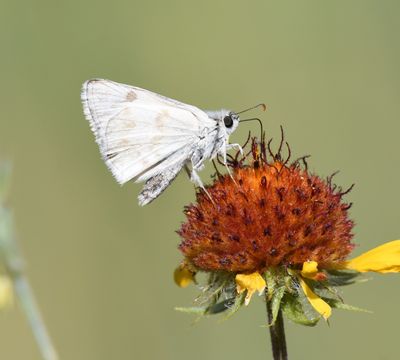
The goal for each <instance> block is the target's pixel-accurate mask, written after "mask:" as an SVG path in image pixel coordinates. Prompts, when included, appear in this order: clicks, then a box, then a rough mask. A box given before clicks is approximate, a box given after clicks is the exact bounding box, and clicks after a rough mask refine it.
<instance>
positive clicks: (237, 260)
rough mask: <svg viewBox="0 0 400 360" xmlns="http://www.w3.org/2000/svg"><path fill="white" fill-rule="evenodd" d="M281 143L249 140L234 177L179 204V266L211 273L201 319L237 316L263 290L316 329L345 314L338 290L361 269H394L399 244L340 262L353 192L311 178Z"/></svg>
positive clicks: (233, 164)
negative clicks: (334, 312) (335, 311)
mask: <svg viewBox="0 0 400 360" xmlns="http://www.w3.org/2000/svg"><path fill="white" fill-rule="evenodd" d="M283 143H284V141H283V133H282V141H281V144H280V146H279V150H278V152H277V153H273V152H272V151H271V147H270V142H269V143H268V144H267V143H266V142H265V141H264V140H263V139H262V140H261V142H258V141H257V139H255V138H253V139H252V141H251V150H250V151H249V152H248V153H247V154H246V155H244V156H241V155H240V153H239V152H238V153H237V154H236V157H231V158H230V160H229V163H228V166H229V167H230V168H231V171H229V173H228V174H227V175H224V176H222V175H220V174H217V176H216V178H215V179H214V182H213V184H212V185H210V186H209V187H207V192H205V191H202V190H200V191H199V192H198V193H197V202H196V203H195V204H191V205H189V206H187V207H186V208H185V215H186V217H187V221H186V222H185V223H184V224H183V225H182V226H181V229H180V230H179V231H178V234H179V235H180V236H181V238H182V242H181V244H180V245H179V249H180V250H181V252H182V254H183V255H184V257H185V260H184V263H183V264H185V265H184V267H187V269H189V270H188V271H189V272H188V274H190V276H192V275H193V274H194V273H195V272H197V271H203V272H206V273H209V274H210V278H209V281H208V286H206V287H205V288H203V295H202V296H201V297H200V298H199V299H200V300H199V303H200V305H202V307H201V308H202V309H203V313H216V312H221V311H223V310H232V309H233V310H237V309H238V308H239V307H240V305H241V304H246V305H247V304H248V303H249V301H250V298H251V296H252V295H253V294H254V293H255V292H256V291H258V292H260V291H262V290H263V289H264V287H265V286H267V290H266V294H267V301H272V302H273V303H275V304H278V305H277V306H278V308H282V310H283V311H284V312H285V314H286V315H287V316H288V317H289V318H291V319H292V320H294V321H296V322H299V323H302V324H305V325H314V324H315V323H316V322H317V321H318V320H319V318H320V317H321V316H322V317H323V318H325V319H327V318H328V317H329V316H330V315H331V307H341V308H350V307H349V306H347V305H346V306H345V305H344V304H343V303H342V301H341V298H340V297H339V296H338V295H337V290H336V286H339V285H344V284H348V283H351V282H354V281H355V278H356V276H357V275H358V272H364V271H380V272H389V271H400V250H399V249H400V245H399V243H400V242H395V244H392V245H385V246H383V247H380V248H377V249H376V250H372V251H371V252H369V253H366V254H365V255H364V256H360V257H358V258H356V259H354V260H350V261H349V260H346V258H347V256H348V255H349V254H350V253H351V251H352V250H353V248H354V244H353V243H352V239H353V233H352V229H353V225H354V223H353V221H352V220H351V219H350V218H349V214H348V210H349V208H350V206H351V204H349V203H347V202H346V201H344V195H346V194H347V193H348V192H349V191H350V190H351V188H352V186H351V187H350V188H349V189H347V190H345V191H343V190H342V188H340V187H337V186H336V185H333V184H332V178H333V175H332V176H330V177H328V178H327V179H323V178H321V177H319V176H317V175H315V174H312V173H310V172H309V170H308V167H307V162H306V157H303V158H300V159H298V160H296V161H293V162H291V163H289V160H290V148H289V146H288V145H287V148H288V153H289V156H288V157H287V159H285V160H284V159H283V157H282V145H283ZM286 144H287V143H286ZM231 173H232V174H231ZM389 244H390V243H389ZM389 253H390V254H391V255H390V256H389V255H388V254H389ZM388 256H389V257H388ZM385 258H386V260H385ZM371 259H373V261H371ZM183 269H184V268H182V265H181V267H180V270H179V272H178V274H182V273H184V271H183ZM349 270H351V271H350V272H349ZM354 270H355V271H354ZM357 271H358V272H357ZM177 282H178V281H177ZM183 283H184V284H185V285H187V281H185V282H183ZM234 284H236V286H233V285H234ZM243 295H245V297H243ZM302 298H305V299H307V300H308V304H309V305H311V308H312V309H314V311H315V316H314V317H312V316H311V318H310V316H309V314H310V312H309V311H308V310H307V309H306V307H307V306H306V305H305V303H304V301H302ZM221 309H222V310H221ZM352 309H354V308H352ZM217 310H221V311H217Z"/></svg>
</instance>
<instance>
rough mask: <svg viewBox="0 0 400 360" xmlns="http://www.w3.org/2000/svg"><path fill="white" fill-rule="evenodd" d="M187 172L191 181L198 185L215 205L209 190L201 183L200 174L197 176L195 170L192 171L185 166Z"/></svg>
mask: <svg viewBox="0 0 400 360" xmlns="http://www.w3.org/2000/svg"><path fill="white" fill-rule="evenodd" d="M185 171H186V173H187V174H188V176H189V178H190V180H191V181H192V182H193V183H194V184H195V185H197V186H198V187H199V188H201V189H202V190H203V191H204V192H205V193H206V194H207V196H208V197H209V199H210V200H211V202H212V203H213V204H214V205H215V202H214V200H213V198H212V197H211V195H210V193H209V192H208V191H207V189H206V188H205V187H204V184H203V182H202V181H201V178H200V176H199V174H197V172H196V170H195V169H194V168H192V170H190V169H189V167H188V166H187V165H185Z"/></svg>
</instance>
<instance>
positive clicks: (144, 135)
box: [82, 79, 213, 184]
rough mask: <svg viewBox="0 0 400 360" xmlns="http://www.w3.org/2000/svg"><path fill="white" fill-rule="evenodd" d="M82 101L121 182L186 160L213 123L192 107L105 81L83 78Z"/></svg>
mask: <svg viewBox="0 0 400 360" xmlns="http://www.w3.org/2000/svg"><path fill="white" fill-rule="evenodd" d="M82 102H83V106H84V112H85V115H86V118H87V119H88V120H89V122H90V125H91V128H92V130H93V132H94V134H95V136H96V141H97V143H98V144H99V147H100V151H101V154H102V156H103V158H104V160H105V162H106V164H107V166H108V167H109V168H110V170H111V172H112V173H113V175H114V176H115V178H116V179H117V181H118V182H119V183H121V184H123V183H125V182H127V181H128V180H130V179H137V180H138V181H145V180H147V179H149V178H150V177H152V176H153V175H154V174H157V173H159V172H160V171H161V170H162V169H163V168H166V166H173V165H175V164H176V163H177V162H178V161H182V159H183V158H184V157H185V156H186V160H188V156H189V155H190V154H189V153H190V149H191V148H193V144H195V143H196V142H197V141H198V140H199V136H200V135H201V134H202V132H203V129H204V128H205V127H212V126H213V123H212V121H211V120H210V119H209V117H208V116H207V115H206V113H205V112H203V111H202V110H200V109H198V108H196V107H194V106H191V105H186V104H183V103H181V102H179V101H176V100H172V99H169V98H166V97H164V96H161V95H158V94H155V93H152V92H150V91H148V90H144V89H140V88H137V87H133V86H128V85H123V84H119V83H115V82H112V81H109V80H102V79H95V80H89V81H87V82H85V83H84V85H83V89H82ZM178 154H179V155H178ZM185 154H186V155H185ZM182 166H183V163H182Z"/></svg>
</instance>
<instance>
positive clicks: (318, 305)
mask: <svg viewBox="0 0 400 360" xmlns="http://www.w3.org/2000/svg"><path fill="white" fill-rule="evenodd" d="M299 280H300V285H301V287H302V289H303V291H304V294H305V295H306V297H307V299H308V301H309V302H310V304H311V306H312V307H313V308H314V309H315V310H316V311H317V312H318V313H319V314H321V315H322V316H323V317H324V319H325V320H326V319H328V318H329V316H331V313H332V309H331V307H330V306H329V305H328V304H327V303H326V302H325V301H324V300H322V299H321V298H320V297H319V296H318V295H317V294H315V293H314V292H313V291H312V290H311V289H310V287H309V286H308V285H307V284H306V282H305V281H304V280H303V279H302V278H301V277H300V276H299Z"/></svg>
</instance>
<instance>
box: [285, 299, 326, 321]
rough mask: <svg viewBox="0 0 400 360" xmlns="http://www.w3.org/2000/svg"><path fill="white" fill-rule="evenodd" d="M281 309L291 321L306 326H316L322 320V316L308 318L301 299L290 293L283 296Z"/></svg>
mask: <svg viewBox="0 0 400 360" xmlns="http://www.w3.org/2000/svg"><path fill="white" fill-rule="evenodd" d="M281 309H282V311H283V313H284V314H285V316H286V317H287V318H288V319H289V320H291V321H293V322H295V323H296V324H300V325H304V326H315V325H316V324H317V323H318V321H319V320H320V318H321V317H320V316H315V317H314V316H307V315H306V313H305V311H304V308H303V305H302V304H301V299H300V298H299V297H298V296H295V295H292V294H289V293H285V295H284V296H283V298H282V301H281Z"/></svg>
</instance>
